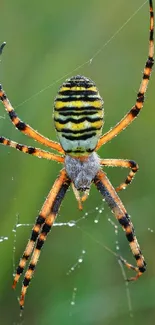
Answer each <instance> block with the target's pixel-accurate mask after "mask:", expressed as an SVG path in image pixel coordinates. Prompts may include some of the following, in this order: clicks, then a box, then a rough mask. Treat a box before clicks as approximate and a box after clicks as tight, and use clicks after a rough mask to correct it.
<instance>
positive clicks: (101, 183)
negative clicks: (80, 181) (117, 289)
mask: <svg viewBox="0 0 155 325" xmlns="http://www.w3.org/2000/svg"><path fill="white" fill-rule="evenodd" d="M94 183H95V185H96V187H97V189H98V190H99V192H100V193H101V194H102V195H103V197H104V198H105V200H106V202H107V203H108V205H109V207H110V209H111V211H112V212H113V213H114V215H115V217H116V218H117V219H118V221H119V223H120V225H121V226H122V228H123V230H124V231H125V233H126V237H127V240H128V241H129V245H130V248H131V251H132V254H133V256H134V258H135V259H136V264H137V267H135V266H133V265H131V264H129V263H128V262H127V261H126V260H124V259H123V258H122V257H121V256H118V257H119V259H120V260H121V261H122V262H123V263H124V264H125V265H126V266H127V267H128V268H129V269H133V270H135V271H136V272H137V274H136V276H135V277H132V278H130V279H129V280H128V281H131V280H137V279H138V278H139V277H140V276H141V275H142V274H143V273H144V272H145V270H146V263H145V260H144V257H143V255H142V253H141V250H140V247H139V244H138V241H137V238H136V236H135V232H134V227H133V224H132V222H131V220H130V217H129V215H128V214H127V211H126V210H125V207H124V206H123V204H122V202H121V200H120V198H119V197H118V195H117V193H116V192H115V189H114V188H113V186H112V185H111V183H110V181H109V180H108V178H107V177H106V175H105V173H104V172H103V171H101V170H100V171H99V172H98V173H97V175H96V177H95V179H94Z"/></svg>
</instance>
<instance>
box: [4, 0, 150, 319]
mask: <svg viewBox="0 0 155 325" xmlns="http://www.w3.org/2000/svg"><path fill="white" fill-rule="evenodd" d="M142 4H143V1H142V0H137V1H123V0H117V1H105V0H90V1H88V0H85V1H83V0H79V1H78V2H76V1H71V0H66V1H64V2H63V1H61V0H57V1H56V0H53V1H47V0H44V1H40V0H38V1H36V0H33V1H30V0H27V1H19V0H15V1H11V0H5V1H4V0H1V6H0V9H1V19H0V41H1V42H2V41H6V42H7V46H6V48H5V49H4V53H3V56H2V58H1V59H2V60H1V63H0V81H1V82H2V84H3V87H4V89H5V90H6V92H7V94H8V96H9V98H10V100H11V102H12V103H13V105H14V107H17V113H18V114H19V116H20V117H21V118H22V119H23V120H24V121H26V122H27V123H29V124H31V126H33V127H34V128H35V129H37V130H39V131H40V132H41V133H42V134H44V135H45V136H48V137H50V138H52V139H56V134H55V130H54V126H53V121H52V105H53V104H52V103H53V100H54V97H55V96H56V93H57V89H58V87H59V86H60V84H61V83H62V82H63V81H64V80H65V75H66V74H68V73H70V72H71V71H73V70H74V69H76V68H77V67H79V66H80V65H81V64H83V63H84V62H86V61H88V60H90V59H91V58H92V57H93V56H94V54H95V53H96V52H97V51H98V49H101V51H100V52H99V53H98V55H97V56H96V57H94V59H93V61H92V63H91V64H88V63H87V64H85V65H83V66H82V67H81V68H79V69H77V70H76V71H74V72H73V73H71V74H70V75H69V76H71V75H72V74H82V75H86V76H88V77H90V78H92V79H93V80H94V81H95V82H96V85H97V86H98V88H99V90H100V94H101V95H102V96H103V98H104V101H105V104H104V107H105V128H104V130H105V131H107V130H108V129H109V128H110V127H112V126H113V125H115V123H116V122H118V121H119V120H120V118H122V117H123V116H124V114H125V113H126V112H127V111H128V110H129V109H130V108H131V106H132V105H133V104H134V102H135V99H136V92H137V91H138V87H139V84H140V80H141V76H142V74H141V71H142V68H143V66H144V62H145V60H146V57H147V53H148V50H147V48H148V25H149V12H148V4H147V3H146V5H145V6H143V8H142V9H141V10H140V11H139V12H138V13H137V15H135V16H134V18H133V19H132V20H131V21H130V22H129V23H128V24H127V25H126V27H125V28H124V29H123V30H122V31H121V32H120V33H119V34H118V35H117V36H116V37H115V38H114V39H113V40H112V41H111V42H110V43H109V44H108V45H107V46H106V47H103V45H104V44H105V43H106V42H107V41H108V40H109V39H110V38H111V36H112V35H113V34H114V33H115V32H116V31H117V30H118V28H120V27H121V26H122V25H123V24H124V22H125V21H126V20H127V19H129V17H130V16H131V15H132V14H133V13H134V12H135V11H136V10H137V9H138V8H139V7H140V6H141V5H142ZM102 47H103V48H102ZM60 79H61V80H60ZM48 85H51V86H50V87H49V88H48V89H47V90H45V91H42V90H43V89H44V88H45V87H46V86H48ZM154 87H155V77H154V75H152V78H151V81H150V85H149V89H148V92H147V96H146V103H145V107H144V110H143V111H142V112H141V114H140V116H139V118H138V119H137V120H136V121H135V122H134V123H133V124H132V125H131V126H130V127H129V128H128V129H127V130H126V131H124V132H123V133H122V134H121V135H119V136H118V137H117V138H115V139H113V141H112V142H111V143H108V144H107V145H105V146H104V148H102V149H101V150H100V152H99V153H100V155H101V157H104V158H128V159H134V160H135V161H137V162H138V163H139V165H140V171H139V173H138V174H137V175H136V179H135V181H134V182H133V183H132V185H131V186H130V187H129V188H128V189H127V190H126V191H124V192H122V193H121V194H120V197H121V198H122V200H123V202H124V204H125V206H126V208H127V210H128V212H129V214H130V215H131V216H132V220H133V223H134V225H135V228H136V234H137V236H138V239H139V242H140V244H141V248H142V250H143V253H144V255H145V258H146V261H147V264H148V269H147V273H146V274H145V275H144V276H143V277H142V278H141V279H140V280H139V281H137V282H136V283H131V284H130V286H129V290H130V295H131V302H132V308H133V315H134V317H133V318H131V317H130V316H129V309H128V303H127V296H126V289H125V283H124V279H123V276H122V273H121V270H120V266H119V265H118V262H117V260H116V258H115V257H114V256H113V255H112V254H110V253H109V252H107V251H106V250H105V249H104V248H103V246H102V244H106V245H107V246H108V247H109V248H111V249H112V250H115V241H116V239H117V238H116V236H115V234H114V230H113V227H112V226H111V225H110V223H109V222H108V221H107V219H108V217H111V212H110V211H109V209H108V207H106V205H105V210H104V212H103V213H102V214H101V216H100V220H99V223H98V224H97V225H95V223H94V219H95V217H96V215H97V212H96V210H95V208H96V207H97V206H100V205H101V204H102V200H101V196H100V194H99V193H97V191H96V189H93V188H92V190H91V193H90V196H89V200H88V201H87V202H86V203H85V205H84V211H83V212H79V211H78V209H77V203H76V202H75V198H74V196H73V193H72V191H70V192H68V193H67V196H66V199H65V201H64V203H63V206H62V208H61V211H60V213H59V217H58V219H57V220H58V221H61V222H66V221H69V220H73V219H74V220H77V219H79V218H81V217H82V216H83V215H84V213H85V212H88V218H87V219H83V220H82V221H81V222H80V223H79V226H80V229H81V230H80V229H79V228H78V227H73V228H69V227H63V226H62V227H54V228H53V229H52V231H51V233H50V235H49V237H48V240H47V242H46V244H45V247H44V249H43V251H42V253H41V258H40V261H39V263H38V266H37V271H36V274H35V276H34V278H33V281H32V283H31V285H30V288H29V290H28V294H27V297H26V304H25V310H24V315H23V320H21V319H20V318H19V306H18V302H17V296H18V295H19V293H20V289H21V283H20V284H19V285H18V287H17V290H16V291H15V292H13V291H12V290H11V283H12V273H13V261H12V260H13V246H14V236H13V233H12V230H13V228H14V225H15V222H16V215H17V214H19V218H20V222H21V223H24V224H25V223H30V224H33V223H34V220H35V217H36V216H37V214H38V211H39V209H40V207H41V205H42V204H43V201H44V199H45V197H46V195H47V193H48V191H49V190H50V188H51V186H52V184H53V182H54V180H55V178H56V176H57V174H58V172H59V170H60V168H61V166H60V165H58V164H57V163H55V162H49V161H46V160H41V159H37V158H35V157H31V156H28V155H24V154H22V153H20V152H17V151H15V150H13V149H9V148H7V147H3V146H1V147H0V180H1V187H0V189H1V195H0V207H1V208H0V211H1V218H0V236H8V238H9V239H8V241H4V242H2V243H0V261H1V267H0V324H1V325H10V324H11V325H12V324H26V325H27V324H33V325H36V324H37V325H43V324H44V325H48V324H57V325H64V324H67V325H70V324H74V325H76V324H77V325H79V324H80V325H94V324H95V325H101V324H104V325H114V324H115V325H117V324H125V325H133V324H137V325H138V324H141V325H144V324H149V325H151V324H154V319H155V258H154V248H155V233H153V232H152V233H151V232H150V231H149V230H148V228H151V229H153V230H154V231H155V215H154V184H155V173H154V166H155V153H154V152H155V150H154V137H155V127H154V125H155V110H154V100H155V99H154ZM40 90H41V92H40V93H39V94H37V93H38V92H39V91H40ZM35 94H37V95H36V96H35V97H32V96H33V95H35ZM31 97H32V98H31ZM29 98H31V99H30V100H29V101H28V102H26V103H23V102H24V101H25V100H27V99H29ZM20 103H23V104H22V105H20V106H18V104H20ZM0 116H2V117H5V119H3V118H1V119H0V134H1V135H4V136H6V137H8V138H11V139H13V140H16V141H18V142H19V143H26V144H32V145H34V142H33V141H32V140H30V139H28V138H26V137H25V136H24V135H22V134H20V132H18V131H17V130H15V128H14V127H13V126H12V124H11V123H10V121H9V118H8V116H7V115H6V113H5V112H4V108H3V106H2V105H0ZM36 146H39V144H37V143H36ZM107 173H108V175H109V178H110V180H111V181H112V182H113V184H114V185H115V186H116V185H118V183H120V182H121V181H122V180H123V179H124V178H125V176H126V174H127V171H124V170H118V169H115V168H113V169H108V170H107ZM30 228H31V227H20V228H18V229H17V233H16V235H17V238H16V244H15V247H16V252H15V256H14V257H15V261H16V264H17V263H18V260H19V258H20V256H21V254H22V252H23V249H24V247H25V245H26V242H27V239H28V237H29V236H30ZM118 240H119V246H120V251H121V254H122V255H123V256H124V257H125V258H127V259H128V260H129V261H130V262H132V263H133V262H134V260H133V258H132V256H131V252H130V250H129V248H128V243H127V240H126V238H125V236H124V233H123V231H122V230H121V229H120V231H119V236H118ZM83 249H85V250H86V254H85V258H84V262H83V264H82V265H81V267H80V268H79V269H78V268H77V269H76V270H75V271H74V272H73V273H72V274H70V275H69V276H67V275H66V273H67V272H68V270H69V269H70V267H71V266H72V265H73V264H74V263H76V261H77V260H78V257H79V256H80V254H81V252H82V250H83ZM127 274H128V275H130V276H131V275H132V272H128V271H127ZM74 287H77V294H76V299H75V306H72V307H71V305H70V303H71V300H72V293H73V288H74Z"/></svg>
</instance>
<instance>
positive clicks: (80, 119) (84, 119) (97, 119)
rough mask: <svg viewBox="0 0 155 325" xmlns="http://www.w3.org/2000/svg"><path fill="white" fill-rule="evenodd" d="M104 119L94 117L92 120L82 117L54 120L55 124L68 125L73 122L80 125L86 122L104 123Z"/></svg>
mask: <svg viewBox="0 0 155 325" xmlns="http://www.w3.org/2000/svg"><path fill="white" fill-rule="evenodd" d="M102 120H103V118H102V117H94V118H91V117H89V116H88V117H81V118H79V119H74V118H72V117H70V118H67V119H66V120H62V119H61V118H54V121H55V122H59V123H61V124H66V123H68V122H72V123H75V124H79V123H82V122H84V121H88V122H91V123H93V122H98V121H102Z"/></svg>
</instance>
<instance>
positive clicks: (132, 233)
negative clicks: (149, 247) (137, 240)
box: [126, 231, 134, 243]
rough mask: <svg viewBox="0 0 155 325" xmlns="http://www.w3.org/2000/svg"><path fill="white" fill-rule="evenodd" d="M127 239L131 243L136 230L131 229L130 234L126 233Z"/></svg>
mask: <svg viewBox="0 0 155 325" xmlns="http://www.w3.org/2000/svg"><path fill="white" fill-rule="evenodd" d="M126 237H127V240H128V241H129V242H130V243H131V242H133V241H134V232H133V231H131V232H130V233H129V234H126Z"/></svg>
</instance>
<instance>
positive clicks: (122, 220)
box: [118, 216, 130, 228]
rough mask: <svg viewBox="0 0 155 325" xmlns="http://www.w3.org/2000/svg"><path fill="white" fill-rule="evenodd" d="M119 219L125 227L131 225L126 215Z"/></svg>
mask: <svg viewBox="0 0 155 325" xmlns="http://www.w3.org/2000/svg"><path fill="white" fill-rule="evenodd" d="M118 221H119V223H120V225H121V226H122V227H124V228H127V227H128V226H129V225H130V222H129V219H128V218H127V217H126V216H124V217H122V218H121V219H118Z"/></svg>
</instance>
